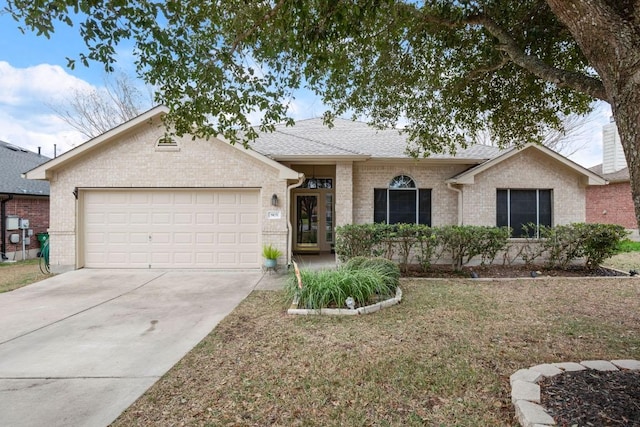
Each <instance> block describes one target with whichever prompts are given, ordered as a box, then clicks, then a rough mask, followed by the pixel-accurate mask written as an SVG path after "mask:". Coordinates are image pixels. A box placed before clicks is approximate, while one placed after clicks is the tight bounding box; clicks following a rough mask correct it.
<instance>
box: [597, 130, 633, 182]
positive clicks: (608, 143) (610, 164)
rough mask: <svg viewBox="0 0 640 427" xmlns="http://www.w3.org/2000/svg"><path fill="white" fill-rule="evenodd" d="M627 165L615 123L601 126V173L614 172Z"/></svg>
mask: <svg viewBox="0 0 640 427" xmlns="http://www.w3.org/2000/svg"><path fill="white" fill-rule="evenodd" d="M626 167H627V160H626V159H625V157H624V150H623V149H622V143H621V142H620V135H618V126H616V123H615V122H613V123H607V124H606V125H604V126H603V127H602V173H603V174H608V173H614V172H618V171H619V170H622V169H624V168H626Z"/></svg>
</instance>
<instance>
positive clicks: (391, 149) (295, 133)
mask: <svg viewBox="0 0 640 427" xmlns="http://www.w3.org/2000/svg"><path fill="white" fill-rule="evenodd" d="M333 125H334V126H333V127H332V128H329V127H328V126H326V125H324V124H323V121H322V119H320V118H316V119H307V120H299V121H296V124H295V126H285V125H278V126H276V129H275V131H274V132H267V133H260V134H259V138H258V139H257V140H255V141H254V142H253V143H252V144H251V148H253V149H254V150H255V151H257V152H259V153H261V154H263V155H265V156H268V157H271V158H273V159H276V160H279V159H287V158H291V157H309V158H313V157H334V156H335V157H343V156H344V157H351V158H358V157H361V158H363V159H365V158H383V159H401V158H408V157H409V156H408V155H407V145H408V143H409V140H408V137H407V135H406V134H405V133H403V132H402V131H400V130H398V129H383V130H380V129H375V128H373V127H371V126H369V125H368V124H366V123H363V122H356V121H351V120H345V119H335V120H334V122H333ZM500 153H501V150H500V149H498V148H497V147H491V146H488V145H481V144H475V145H471V146H469V147H467V148H466V149H459V150H458V151H457V152H456V154H455V156H452V155H449V154H433V155H431V156H429V158H431V159H469V160H487V159H491V158H493V157H496V156H497V155H499V154H500Z"/></svg>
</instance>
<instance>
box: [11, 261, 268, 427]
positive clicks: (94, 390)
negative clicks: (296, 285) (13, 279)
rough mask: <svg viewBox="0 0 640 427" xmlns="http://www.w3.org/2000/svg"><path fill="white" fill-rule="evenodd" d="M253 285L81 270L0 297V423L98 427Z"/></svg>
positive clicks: (233, 279) (258, 276) (202, 274)
mask: <svg viewBox="0 0 640 427" xmlns="http://www.w3.org/2000/svg"><path fill="white" fill-rule="evenodd" d="M262 279H263V274H262V273H261V272H257V271H256V272H237V273H235V272H234V273H231V272H209V271H193V272H192V271H156V270H90V269H84V270H77V271H73V272H69V273H65V274H62V275H59V276H55V277H53V278H50V279H47V280H44V281H42V282H39V283H36V284H34V285H30V286H27V287H24V288H21V289H17V290H15V291H13V292H9V293H6V294H0V325H2V328H0V424H2V425H6V426H49V427H51V426H106V425H108V424H109V423H111V422H112V421H113V420H114V419H115V418H117V417H118V415H120V413H121V412H122V411H123V410H124V409H126V408H127V407H128V406H129V405H130V404H131V403H133V402H134V401H135V400H136V399H137V398H138V397H139V396H140V395H142V394H143V393H144V391H145V390H147V388H149V387H150V386H151V385H152V384H153V383H154V382H156V381H157V380H158V379H159V378H160V377H161V376H162V375H163V374H164V373H165V372H167V371H168V370H169V369H170V368H171V367H172V366H173V365H174V364H175V363H176V362H178V361H179V360H180V359H181V358H182V357H183V356H184V355H185V354H186V353H187V352H189V351H190V350H191V349H192V348H193V347H194V346H195V345H196V344H197V343H198V342H200V341H201V340H202V339H203V338H204V337H205V336H206V335H207V334H208V333H209V332H210V331H211V330H212V329H213V328H214V327H215V326H216V325H217V324H218V322H219V321H220V320H222V319H223V318H224V317H225V316H226V315H227V314H228V313H230V312H231V311H232V310H233V309H234V308H235V307H236V306H237V304H238V303H240V302H241V301H242V300H243V299H244V298H245V297H246V296H247V295H248V294H249V293H250V292H251V291H252V290H253V289H254V288H256V286H258V285H259V284H260V282H261V281H262ZM274 279H275V278H274ZM267 282H268V281H267ZM271 282H272V283H263V285H267V284H269V287H275V286H277V285H278V282H275V281H273V280H272V281H271Z"/></svg>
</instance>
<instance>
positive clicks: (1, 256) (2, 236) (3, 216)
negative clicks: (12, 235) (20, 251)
mask: <svg viewBox="0 0 640 427" xmlns="http://www.w3.org/2000/svg"><path fill="white" fill-rule="evenodd" d="M11 199H13V195H12V194H7V198H6V199H2V200H0V221H1V222H2V224H0V240H1V241H2V245H1V246H0V261H4V260H6V259H8V258H7V255H5V254H6V253H7V207H6V206H5V204H6V203H7V202H8V201H9V200H11Z"/></svg>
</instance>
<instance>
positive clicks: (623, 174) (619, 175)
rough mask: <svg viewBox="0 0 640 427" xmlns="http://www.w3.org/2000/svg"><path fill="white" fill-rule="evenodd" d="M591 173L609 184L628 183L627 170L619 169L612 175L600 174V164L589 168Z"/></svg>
mask: <svg viewBox="0 0 640 427" xmlns="http://www.w3.org/2000/svg"><path fill="white" fill-rule="evenodd" d="M589 170H590V171H591V172H594V173H597V174H598V175H600V176H601V177H603V178H604V179H606V180H607V181H609V182H625V181H629V180H630V178H629V168H624V169H620V170H619V171H615V172H613V173H602V163H601V164H599V165H595V166H593V167H591V168H589Z"/></svg>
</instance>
